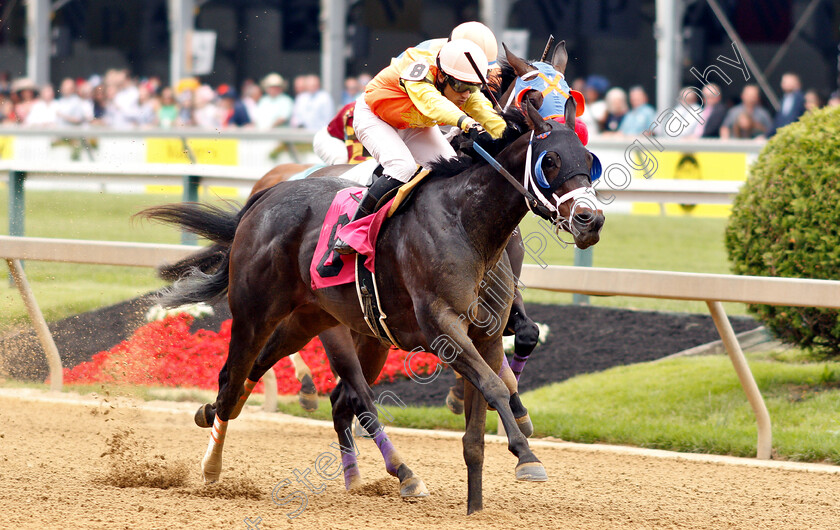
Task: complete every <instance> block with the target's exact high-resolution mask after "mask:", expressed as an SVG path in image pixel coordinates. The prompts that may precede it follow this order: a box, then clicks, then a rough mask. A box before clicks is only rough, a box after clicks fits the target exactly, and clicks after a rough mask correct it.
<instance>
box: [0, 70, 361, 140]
mask: <svg viewBox="0 0 840 530" xmlns="http://www.w3.org/2000/svg"><path fill="white" fill-rule="evenodd" d="M369 80H370V76H369V75H365V74H363V75H360V76H359V77H352V78H348V79H347V80H345V83H344V87H345V91H344V94H343V99H344V100H345V101H351V100H354V99H355V98H356V97H358V95H359V94H360V93H361V91H362V90H364V86H365V85H366V84H367V82H368V81H369ZM339 103H342V104H343V102H339ZM339 106H340V105H339ZM335 110H336V105H335V102H333V100H332V98H331V97H330V95H329V94H328V93H327V92H326V91H324V90H322V89H321V80H320V78H319V77H318V76H317V75H315V74H305V75H299V76H297V77H295V78H294V79H293V81H292V92H291V93H289V86H288V84H287V82H286V80H285V79H284V78H283V77H282V76H281V75H279V74H277V73H270V74H268V75H267V76H265V77H264V78H263V79H261V80H259V82H257V81H255V80H253V79H246V80H245V81H244V82H243V83H242V85H241V86H240V87H238V89H237V87H234V86H231V85H228V84H222V85H219V86H217V87H215V88H214V87H212V86H210V85H207V84H202V83H201V82H199V81H198V80H197V79H195V78H187V79H182V80H181V81H180V82H178V83H177V84H176V85H175V86H165V85H163V84H162V83H161V81H160V79H159V78H156V77H150V78H142V79H140V78H137V77H134V76H132V75H131V73H130V72H129V71H127V70H120V69H113V70H108V71H107V72H106V73H105V74H104V75H102V76H99V75H94V76H91V77H90V78H87V79H83V78H80V79H72V78H67V79H63V80H62V81H61V82H60V83H59V84H58V85H57V86H56V87H54V86H53V85H51V84H45V85H40V86H39V85H36V84H35V83H33V82H32V81H31V80H30V79H27V78H18V79H12V78H11V76H10V74H9V72H0V124H2V125H14V124H17V125H21V126H25V127H69V126H97V125H98V126H106V127H112V128H116V129H126V128H154V127H163V128H171V127H202V128H207V129H220V128H227V127H252V128H256V129H271V128H274V127H297V128H302V129H307V130H310V131H317V130H318V129H320V128H322V127H324V126H325V125H326V124H327V123H329V121H330V120H331V119H332V118H333V115H334V114H335Z"/></svg>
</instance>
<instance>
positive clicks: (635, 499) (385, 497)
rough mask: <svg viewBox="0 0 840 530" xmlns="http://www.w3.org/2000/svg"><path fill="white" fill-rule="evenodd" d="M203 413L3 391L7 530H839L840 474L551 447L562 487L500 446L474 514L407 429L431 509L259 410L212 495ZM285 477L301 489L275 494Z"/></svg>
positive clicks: (439, 445) (230, 446)
mask: <svg viewBox="0 0 840 530" xmlns="http://www.w3.org/2000/svg"><path fill="white" fill-rule="evenodd" d="M106 400H107V401H106ZM195 408H196V405H195V404H192V403H162V402H154V403H142V402H134V401H130V400H124V399H111V398H108V397H106V396H97V397H78V396H76V397H74V396H73V395H68V394H61V395H55V394H49V393H44V392H37V391H31V390H9V389H2V390H0V528H15V529H20V528H85V529H87V528H103V529H104V528H107V529H121V528H125V529H145V528H260V529H271V528H317V529H324V528H351V527H354V528H389V529H397V528H409V527H410V528H467V529H469V528H476V529H478V528H481V529H485V528H514V527H520V528H562V529H578V528H581V529H584V528H585V529H598V530H602V529H615V528H652V529H653V528H656V529H659V528H687V529H688V528H690V529H699V528H743V529H764V528H766V529H774V530H776V529H783V528H797V529H799V528H819V529H823V528H825V529H828V528H838V527H840V474H837V473H836V471H837V468H832V467H829V466H823V467H821V466H796V465H789V466H787V467H789V468H791V469H779V468H774V467H763V466H756V465H750V464H751V463H752V462H749V461H742V462H741V464H737V463H736V464H732V463H721V462H707V461H693V460H689V459H684V458H681V457H679V456H677V455H673V454H671V455H670V457H667V458H661V457H657V456H650V455H647V454H627V453H628V452H629V451H620V450H619V451H612V450H598V451H593V450H591V449H582V448H576V447H573V446H567V445H563V444H550V443H537V444H535V447H534V450H535V452H536V454H537V456H539V457H540V459H541V460H542V461H543V462H544V463H545V466H546V468H547V470H548V473H549V481H548V482H546V483H521V482H517V481H515V480H514V465H515V463H516V462H515V459H514V457H513V455H511V454H510V453H509V452H508V451H507V448H506V446H505V445H504V444H503V443H498V442H497V441H495V440H492V438H493V437H488V443H487V444H486V458H485V464H484V504H485V510H484V511H483V512H481V513H479V514H476V515H472V516H469V517H467V516H466V490H467V484H466V467H465V465H464V462H463V457H462V448H461V442H460V440H459V439H458V438H457V437H453V436H447V435H430V434H428V433H419V434H418V433H407V432H406V431H405V430H396V429H394V430H392V435H391V437H392V440H393V441H394V444H395V445H396V447H397V449H398V450H399V451H400V452H401V453H402V455H403V456H404V457H405V458H406V460H407V461H408V463H409V465H410V466H411V467H412V468H413V469H414V471H415V472H416V473H417V474H418V475H419V476H420V477H422V478H423V480H425V482H426V485H427V486H428V488H429V491H430V493H431V495H430V497H428V498H426V499H424V500H418V501H412V502H406V501H403V500H401V499H400V497H399V493H398V484H397V481H396V479H393V478H391V477H390V476H389V475H387V473H386V472H385V469H384V465H383V464H382V461H381V458H380V456H379V453H378V451H377V450H376V448H375V446H374V444H373V442H371V441H370V440H360V442H359V450H360V452H361V455H360V457H359V463H360V467H361V472H362V476H363V478H364V481H365V484H366V487H365V488H363V490H362V491H361V492H359V493H355V494H348V493H346V492H345V491H344V486H343V480H342V479H341V478H339V479H338V480H335V481H328V480H327V481H325V480H322V479H321V478H319V477H318V475H317V474H316V473H315V468H314V466H315V461H316V459H317V458H318V457H319V455H321V454H322V453H333V454H338V451H337V450H336V449H334V448H332V447H330V444H331V443H333V442H334V441H335V440H336V438H335V435H334V432H333V431H332V428H331V427H330V426H328V425H324V424H319V423H316V422H312V421H308V420H301V419H296V418H289V417H286V416H282V415H279V414H271V415H268V414H266V413H263V412H261V411H257V409H256V408H254V407H249V409H247V410H246V411H245V412H243V414H242V416H240V418H239V419H237V420H235V421H232V422H231V424H230V427H229V429H228V435H227V440H226V447H225V457H224V469H223V473H222V481H221V482H220V483H219V484H218V485H216V486H213V487H205V486H204V485H203V484H202V481H201V478H200V477H201V475H200V472H199V468H198V464H199V461H200V459H201V457H202V455H203V453H204V450H205V448H206V446H207V439H208V436H209V433H208V431H207V430H203V429H199V428H198V427H196V426H195V425H194V424H193V421H192V415H193V411H194V410H195ZM675 456H677V457H675ZM726 460H728V461H729V462H738V459H726ZM307 469H309V470H310V473H309V475H308V478H309V479H310V482H311V483H312V485H313V486H314V487H315V488H318V487H319V486H321V485H322V484H323V491H322V492H321V493H313V492H311V491H309V490H307V489H306V487H304V486H302V485H301V484H300V483H299V482H298V481H297V479H296V478H295V470H297V471H298V472H299V473H304V474H305V473H306V470H307ZM832 471H834V472H832ZM284 479H288V480H289V481H290V483H291V485H290V486H287V487H286V488H285V489H283V490H282V491H280V490H278V494H277V495H274V496H273V495H272V492H273V490H274V489H275V487H276V486H277V485H278V483H282V482H283V481H284ZM293 490H301V491H302V492H304V494H305V499H306V503H307V504H306V506H305V508H303V509H302V511H300V512H299V514H298V515H297V517H295V518H294V519H290V518H289V517H287V515H286V513H287V512H290V511H292V510H294V509H296V508H299V507H300V506H301V503H300V502H298V501H297V500H294V499H293V500H292V501H291V502H290V503H289V504H287V505H286V506H282V507H281V506H278V505H277V504H276V503H275V502H274V498H277V500H280V499H281V498H282V497H285V496H287V495H290V494H292V493H293ZM304 494H299V496H298V499H301V500H302V499H303V498H304ZM258 520H259V522H257V521H258Z"/></svg>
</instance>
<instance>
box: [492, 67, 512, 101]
mask: <svg viewBox="0 0 840 530" xmlns="http://www.w3.org/2000/svg"><path fill="white" fill-rule="evenodd" d="M498 65H499V68H500V69H501V72H502V73H501V75H500V76H499V81H498V84H497V85H496V86H493V87H491V89H492V91H493V95H494V96H496V99H499V98H501V97H502V95H503V94H504V93H505V91H506V90H507V89H508V87H509V86H510V85H511V83H513V82H515V81H516V72H515V71H514V70H513V67H512V66H511V65H510V63H508V62H507V60H506V59H505V58H504V57H499V61H498ZM499 103H502V102H501V101H500V102H499Z"/></svg>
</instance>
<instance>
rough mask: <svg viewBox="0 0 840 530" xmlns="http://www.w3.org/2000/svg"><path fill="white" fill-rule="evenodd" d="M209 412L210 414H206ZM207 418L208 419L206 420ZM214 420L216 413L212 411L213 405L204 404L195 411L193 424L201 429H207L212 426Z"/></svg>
mask: <svg viewBox="0 0 840 530" xmlns="http://www.w3.org/2000/svg"><path fill="white" fill-rule="evenodd" d="M208 408H209V411H210V414H209V415H208V414H207V411H208ZM208 418H209V419H208ZM215 418H216V411H214V410H213V405H211V404H209V403H205V404H204V405H202V406H200V407H198V410H197V411H195V418H194V419H195V424H196V425H198V426H199V427H201V428H202V429H209V428H210V427H212V426H213V420H214V419H215Z"/></svg>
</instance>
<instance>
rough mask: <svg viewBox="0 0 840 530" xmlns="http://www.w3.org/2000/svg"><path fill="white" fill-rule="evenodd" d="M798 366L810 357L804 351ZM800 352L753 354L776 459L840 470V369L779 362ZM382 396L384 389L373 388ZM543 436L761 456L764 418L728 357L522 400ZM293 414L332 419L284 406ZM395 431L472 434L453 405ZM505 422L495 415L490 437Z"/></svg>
mask: <svg viewBox="0 0 840 530" xmlns="http://www.w3.org/2000/svg"><path fill="white" fill-rule="evenodd" d="M795 357H796V360H799V359H801V358H802V355H799V354H797V355H796V356H795ZM785 358H786V359H791V358H792V354H791V353H789V352H788V353H780V354H772V355H767V354H765V355H758V356H750V366H751V368H752V371H753V374H754V375H755V378H756V381H757V383H758V386H759V388H760V389H761V392H762V394H763V396H764V399H765V402H766V404H767V408H768V410H769V411H770V417H771V419H772V422H773V449H774V458H778V459H785V460H794V461H805V462H830V463H833V464H840V416H838V414H837V411H838V410H840V363H803V362H780V361H779V359H785ZM374 392H375V390H374ZM522 401H523V403H524V404H525V405H526V406H527V407H528V409H529V411H530V414H531V419H532V421H533V423H534V427H535V431H536V432H535V436H539V437H555V438H561V439H563V440H568V441H573V442H581V443H611V444H622V445H632V446H638V447H647V448H656V449H666V450H671V451H682V452H691V453H710V454H721V455H734V456H749V457H754V456H755V452H756V441H757V430H756V425H755V417H754V416H753V413H752V409H751V408H750V406H749V403H748V402H747V399H746V395H745V394H744V391H743V390H742V389H741V386H740V384H739V382H738V378H737V376H736V375H735V372H734V370H733V368H732V364H731V363H730V361H729V359H728V358H727V357H725V356H709V357H690V358H680V359H669V360H663V361H657V362H650V363H641V364H635V365H630V366H622V367H616V368H613V369H610V370H606V371H604V372H600V373H595V374H587V375H581V376H578V377H575V378H572V379H570V380H568V381H565V382H562V383H557V384H553V385H549V386H546V387H544V388H541V389H539V390H536V391H533V392H526V393H525V394H523V395H522ZM279 408H280V410H281V411H282V412H285V413H287V414H294V415H298V416H308V417H314V418H319V419H325V420H329V419H330V416H329V410H330V409H329V402H328V401H327V400H324V401H322V402H321V406H320V408H319V409H318V411H316V412H315V413H311V414H310V413H306V412H303V411H302V410H301V409H300V407H299V406H297V405H296V404H295V403H285V404H283V405H281V406H280V407H279ZM387 410H388V413H389V414H390V415H391V416H393V419H391V418H388V417H385V416H383V415H381V418H382V419H383V421H385V423H386V425H397V426H401V427H413V428H421V429H451V430H463V428H464V418H463V416H455V415H453V414H452V413H451V412H449V410H448V409H446V408H445V407H407V408H405V409H400V408H399V407H396V406H389V407H387ZM496 428H497V416H496V415H495V414H494V413H488V417H487V432H496Z"/></svg>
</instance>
